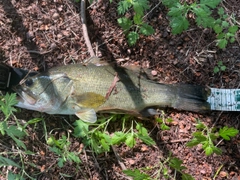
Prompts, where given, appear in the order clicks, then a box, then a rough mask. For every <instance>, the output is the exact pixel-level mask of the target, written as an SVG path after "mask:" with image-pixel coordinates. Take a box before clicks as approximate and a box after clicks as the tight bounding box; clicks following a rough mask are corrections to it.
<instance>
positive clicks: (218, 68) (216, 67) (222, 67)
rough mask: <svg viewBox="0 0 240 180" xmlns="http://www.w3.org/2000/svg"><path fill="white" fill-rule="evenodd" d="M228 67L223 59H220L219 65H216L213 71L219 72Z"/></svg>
mask: <svg viewBox="0 0 240 180" xmlns="http://www.w3.org/2000/svg"><path fill="white" fill-rule="evenodd" d="M226 68H227V67H226V66H224V65H223V62H222V61H218V63H217V66H215V67H214V69H213V72H214V74H217V73H219V72H221V71H225V70H226Z"/></svg>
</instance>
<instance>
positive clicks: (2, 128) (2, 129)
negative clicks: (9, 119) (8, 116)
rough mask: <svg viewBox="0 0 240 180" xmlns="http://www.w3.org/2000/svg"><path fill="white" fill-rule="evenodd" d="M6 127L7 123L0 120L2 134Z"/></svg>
mask: <svg viewBox="0 0 240 180" xmlns="http://www.w3.org/2000/svg"><path fill="white" fill-rule="evenodd" d="M6 129H7V123H6V121H2V122H0V131H1V134H2V135H5V130H6Z"/></svg>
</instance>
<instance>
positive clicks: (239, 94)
mask: <svg viewBox="0 0 240 180" xmlns="http://www.w3.org/2000/svg"><path fill="white" fill-rule="evenodd" d="M210 89H211V95H210V96H208V100H207V101H208V102H209V104H210V105H211V110H219V111H240V89H217V88H210Z"/></svg>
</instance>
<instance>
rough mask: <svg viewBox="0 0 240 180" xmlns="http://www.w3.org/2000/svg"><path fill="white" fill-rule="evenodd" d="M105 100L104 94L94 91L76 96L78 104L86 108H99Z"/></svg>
mask: <svg viewBox="0 0 240 180" xmlns="http://www.w3.org/2000/svg"><path fill="white" fill-rule="evenodd" d="M105 101H106V99H105V97H104V96H102V95H100V94H97V93H94V92H87V93H83V94H80V95H77V96H76V102H77V104H78V105H80V106H81V107H84V108H97V107H99V106H100V105H102V104H103V103H104V102H105Z"/></svg>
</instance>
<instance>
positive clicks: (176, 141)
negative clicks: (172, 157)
mask: <svg viewBox="0 0 240 180" xmlns="http://www.w3.org/2000/svg"><path fill="white" fill-rule="evenodd" d="M186 141H189V138H186V139H176V140H171V141H167V142H161V143H160V144H170V143H179V142H186Z"/></svg>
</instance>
